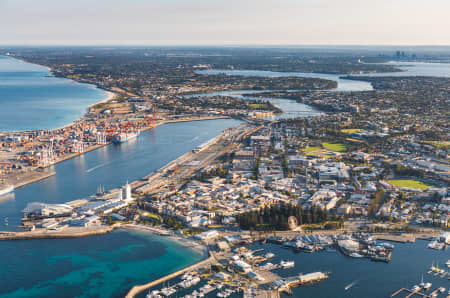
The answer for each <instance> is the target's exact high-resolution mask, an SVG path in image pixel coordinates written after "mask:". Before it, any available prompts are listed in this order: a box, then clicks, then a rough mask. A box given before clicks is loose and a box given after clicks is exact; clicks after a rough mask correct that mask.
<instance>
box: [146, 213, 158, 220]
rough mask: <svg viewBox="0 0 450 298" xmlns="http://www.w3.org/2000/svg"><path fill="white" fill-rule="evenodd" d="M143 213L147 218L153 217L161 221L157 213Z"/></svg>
mask: <svg viewBox="0 0 450 298" xmlns="http://www.w3.org/2000/svg"><path fill="white" fill-rule="evenodd" d="M145 215H146V216H147V217H149V218H153V219H155V220H157V221H161V217H160V216H159V215H156V214H154V213H151V212H147V213H146V214H145Z"/></svg>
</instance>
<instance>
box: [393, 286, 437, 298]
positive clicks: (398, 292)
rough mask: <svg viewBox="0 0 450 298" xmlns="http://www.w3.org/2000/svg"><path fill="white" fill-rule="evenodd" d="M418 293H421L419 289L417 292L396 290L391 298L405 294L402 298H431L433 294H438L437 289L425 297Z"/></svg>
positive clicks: (403, 289) (402, 289)
mask: <svg viewBox="0 0 450 298" xmlns="http://www.w3.org/2000/svg"><path fill="white" fill-rule="evenodd" d="M420 291H421V289H419V290H417V291H412V290H410V289H405V288H401V289H400V290H398V291H396V292H395V293H393V294H392V295H391V297H396V296H398V295H400V294H402V293H403V294H406V296H402V297H405V298H411V297H412V298H414V297H424V298H431V297H433V295H434V294H437V293H438V291H439V289H436V290H434V291H432V292H430V294H429V295H427V294H425V293H421V292H420Z"/></svg>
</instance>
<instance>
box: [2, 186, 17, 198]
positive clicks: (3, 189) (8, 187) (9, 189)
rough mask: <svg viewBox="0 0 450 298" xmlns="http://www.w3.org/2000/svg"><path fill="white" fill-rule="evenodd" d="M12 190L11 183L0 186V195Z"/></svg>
mask: <svg viewBox="0 0 450 298" xmlns="http://www.w3.org/2000/svg"><path fill="white" fill-rule="evenodd" d="M13 191H14V186H12V185H6V186H0V196H3V195H6V194H8V193H10V192H13Z"/></svg>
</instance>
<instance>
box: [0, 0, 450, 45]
mask: <svg viewBox="0 0 450 298" xmlns="http://www.w3.org/2000/svg"><path fill="white" fill-rule="evenodd" d="M449 11H450V1H448V0H430V1H421V0H395V1H392V0H378V1H364V0H342V1H336V0H279V1H273V0H226V1H225V0H130V1H119V0H90V1H88V0H77V1H64V0H39V1H33V0H0V36H1V39H0V45H450V30H448V29H449V28H450V18H449V17H448V16H447V14H448V12H449Z"/></svg>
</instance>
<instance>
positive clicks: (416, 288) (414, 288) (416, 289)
mask: <svg viewBox="0 0 450 298" xmlns="http://www.w3.org/2000/svg"><path fill="white" fill-rule="evenodd" d="M420 289H421V287H419V286H418V285H415V286H414V287H412V289H411V291H413V292H419V291H420Z"/></svg>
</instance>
